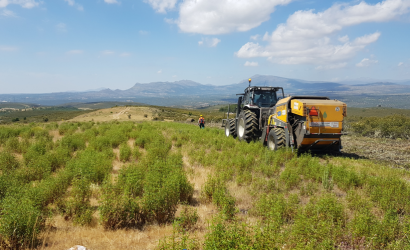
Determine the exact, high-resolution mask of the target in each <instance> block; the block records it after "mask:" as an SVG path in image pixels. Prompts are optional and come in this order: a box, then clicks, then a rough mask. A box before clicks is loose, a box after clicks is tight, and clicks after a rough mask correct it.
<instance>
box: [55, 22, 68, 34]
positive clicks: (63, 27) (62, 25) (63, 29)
mask: <svg viewBox="0 0 410 250" xmlns="http://www.w3.org/2000/svg"><path fill="white" fill-rule="evenodd" d="M56 29H57V31H59V32H67V25H66V24H65V23H59V24H57V25H56Z"/></svg>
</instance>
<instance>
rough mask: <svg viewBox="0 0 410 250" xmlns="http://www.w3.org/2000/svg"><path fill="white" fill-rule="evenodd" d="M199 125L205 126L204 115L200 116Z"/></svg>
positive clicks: (200, 126)
mask: <svg viewBox="0 0 410 250" xmlns="http://www.w3.org/2000/svg"><path fill="white" fill-rule="evenodd" d="M198 125H199V128H205V119H204V118H203V117H202V115H201V116H200V117H199V120H198Z"/></svg>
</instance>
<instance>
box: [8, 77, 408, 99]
mask: <svg viewBox="0 0 410 250" xmlns="http://www.w3.org/2000/svg"><path fill="white" fill-rule="evenodd" d="M258 76H267V77H277V78H282V79H288V80H297V81H306V82H308V83H325V82H329V83H337V84H344V85H352V86H353V85H356V84H357V85H366V84H372V83H393V84H398V85H400V84H401V83H402V82H406V83H407V84H404V85H410V79H402V80H393V79H380V80H378V79H372V78H367V77H366V78H365V77H362V78H358V79H351V80H345V81H340V82H338V81H314V80H313V81H312V80H304V79H296V78H287V77H281V76H274V75H260V74H256V75H253V76H251V77H249V78H253V77H258ZM249 78H245V79H242V80H240V81H239V82H236V83H228V84H221V85H216V84H211V83H210V84H203V83H200V82H196V81H193V80H189V79H181V80H175V81H172V82H171V81H158V82H146V83H140V82H137V83H134V84H132V85H131V86H130V87H127V88H125V89H118V88H117V89H114V88H110V87H100V88H96V89H87V90H66V91H57V92H37V93H24V92H16V93H0V94H2V95H35V94H53V93H56V94H57V93H84V92H98V91H103V90H111V91H115V90H120V91H125V90H128V89H130V88H132V87H134V86H135V85H136V84H141V85H149V84H156V83H178V82H183V81H190V82H194V83H197V84H200V85H204V86H215V87H217V86H229V85H234V84H240V83H242V82H245V83H246V84H247V83H248V79H249ZM349 82H353V83H349ZM252 83H254V82H252ZM251 85H252V84H251ZM254 86H258V85H257V83H255V85H254ZM3 102H4V101H3Z"/></svg>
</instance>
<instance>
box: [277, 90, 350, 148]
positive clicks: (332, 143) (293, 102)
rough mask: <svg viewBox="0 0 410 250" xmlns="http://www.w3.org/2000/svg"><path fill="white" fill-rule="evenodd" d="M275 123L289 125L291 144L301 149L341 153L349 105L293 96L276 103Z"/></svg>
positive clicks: (327, 99)
mask: <svg viewBox="0 0 410 250" xmlns="http://www.w3.org/2000/svg"><path fill="white" fill-rule="evenodd" d="M273 117H274V118H276V119H275V120H276V121H277V120H280V122H283V123H286V128H285V130H286V129H288V130H289V132H290V133H289V139H290V144H291V145H294V146H295V147H296V148H298V149H300V150H312V151H316V150H318V151H323V150H330V151H339V150H340V148H341V139H340V137H341V135H342V133H343V132H342V129H343V119H344V117H346V104H345V103H343V102H341V101H338V100H330V99H329V98H327V97H311V96H293V97H287V98H284V99H282V100H280V101H279V102H278V103H277V104H276V110H275V114H274V116H273Z"/></svg>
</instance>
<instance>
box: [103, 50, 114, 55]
mask: <svg viewBox="0 0 410 250" xmlns="http://www.w3.org/2000/svg"><path fill="white" fill-rule="evenodd" d="M101 54H103V55H104V56H111V55H114V54H115V52H114V51H111V50H103V51H101Z"/></svg>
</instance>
